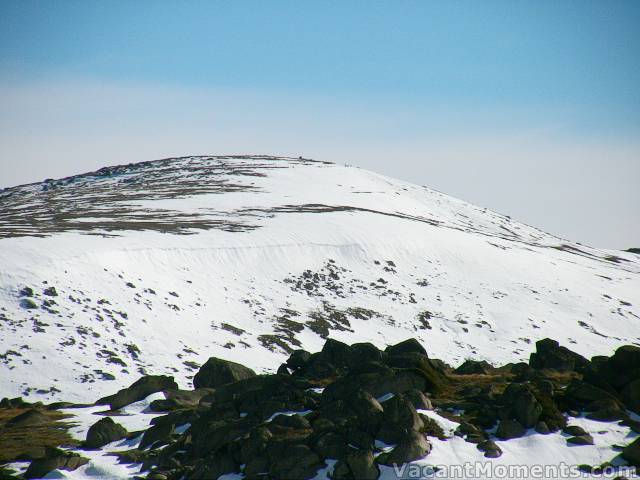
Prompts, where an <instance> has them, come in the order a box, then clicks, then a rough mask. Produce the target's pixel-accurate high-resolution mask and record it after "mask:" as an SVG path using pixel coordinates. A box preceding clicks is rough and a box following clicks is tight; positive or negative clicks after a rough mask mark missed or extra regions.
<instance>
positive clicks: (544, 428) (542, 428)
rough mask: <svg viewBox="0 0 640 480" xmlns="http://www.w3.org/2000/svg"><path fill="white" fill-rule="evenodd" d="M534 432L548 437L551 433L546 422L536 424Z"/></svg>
mask: <svg viewBox="0 0 640 480" xmlns="http://www.w3.org/2000/svg"><path fill="white" fill-rule="evenodd" d="M535 430H536V432H537V433H539V434H541V435H548V434H550V433H551V430H549V426H548V425H547V424H546V422H542V421H540V422H538V423H536V426H535Z"/></svg>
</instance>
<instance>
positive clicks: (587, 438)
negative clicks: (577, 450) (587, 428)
mask: <svg viewBox="0 0 640 480" xmlns="http://www.w3.org/2000/svg"><path fill="white" fill-rule="evenodd" d="M567 443H568V444H569V445H579V446H584V445H593V437H592V436H591V435H589V434H586V435H577V436H575V437H569V438H567Z"/></svg>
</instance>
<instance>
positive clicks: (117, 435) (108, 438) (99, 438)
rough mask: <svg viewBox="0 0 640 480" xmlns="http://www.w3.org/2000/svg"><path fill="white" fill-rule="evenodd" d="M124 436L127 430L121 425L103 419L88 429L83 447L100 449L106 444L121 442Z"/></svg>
mask: <svg viewBox="0 0 640 480" xmlns="http://www.w3.org/2000/svg"><path fill="white" fill-rule="evenodd" d="M126 436H127V430H126V429H125V428H124V427H123V426H122V425H120V424H119V423H116V422H114V421H113V419H112V418H111V417H105V418H103V419H101V420H98V421H97V422H96V423H94V424H93V425H91V427H89V430H88V431H87V439H86V441H85V442H84V446H85V447H86V448H100V447H103V446H105V445H107V444H108V443H111V442H115V441H118V440H122V439H123V438H125V437H126Z"/></svg>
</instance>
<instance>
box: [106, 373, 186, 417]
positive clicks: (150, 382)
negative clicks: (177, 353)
mask: <svg viewBox="0 0 640 480" xmlns="http://www.w3.org/2000/svg"><path fill="white" fill-rule="evenodd" d="M177 389H178V384H177V383H176V382H175V380H174V379H173V377H170V376H167V375H146V376H144V377H142V378H140V379H139V380H137V381H136V382H134V383H133V384H132V385H131V386H129V387H127V388H123V389H122V390H119V391H118V393H116V394H114V395H109V396H108V397H103V398H101V399H100V400H98V401H97V402H96V405H110V406H111V410H117V409H119V408H122V407H126V406H127V405H130V404H132V403H135V402H139V401H140V400H144V399H145V398H146V397H148V396H149V395H151V394H152V393H157V392H161V391H163V390H177Z"/></svg>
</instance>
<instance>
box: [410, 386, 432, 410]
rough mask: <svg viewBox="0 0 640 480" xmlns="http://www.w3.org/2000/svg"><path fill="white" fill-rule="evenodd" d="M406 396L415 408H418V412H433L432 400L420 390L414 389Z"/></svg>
mask: <svg viewBox="0 0 640 480" xmlns="http://www.w3.org/2000/svg"><path fill="white" fill-rule="evenodd" d="M404 394H405V396H406V397H407V398H408V399H409V401H410V402H411V403H412V404H413V406H414V407H416V410H433V404H432V403H431V399H430V398H429V397H427V396H426V395H425V394H424V393H423V392H421V391H420V390H417V389H415V388H413V389H410V390H407V391H406V392H404Z"/></svg>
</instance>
